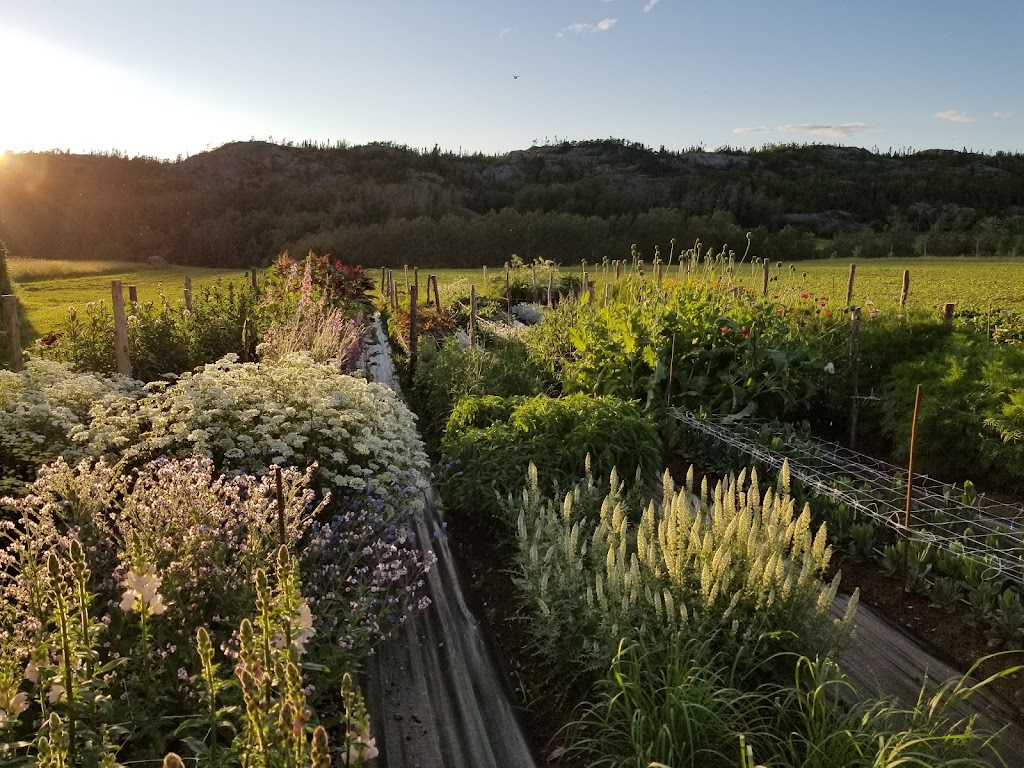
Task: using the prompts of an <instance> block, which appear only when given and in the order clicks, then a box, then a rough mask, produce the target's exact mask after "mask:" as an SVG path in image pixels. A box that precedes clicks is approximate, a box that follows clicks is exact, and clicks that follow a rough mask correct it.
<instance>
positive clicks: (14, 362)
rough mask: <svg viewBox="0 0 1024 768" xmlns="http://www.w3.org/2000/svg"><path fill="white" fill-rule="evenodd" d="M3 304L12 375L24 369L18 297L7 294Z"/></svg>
mask: <svg viewBox="0 0 1024 768" xmlns="http://www.w3.org/2000/svg"><path fill="white" fill-rule="evenodd" d="M2 301H3V304H4V325H6V326H7V357H8V359H9V360H10V364H11V370H12V371H14V373H18V371H22V370H24V368H25V364H24V360H23V359H22V356H21V323H19V322H18V297H17V296H15V295H14V294H7V295H5V296H4V297H3V299H2Z"/></svg>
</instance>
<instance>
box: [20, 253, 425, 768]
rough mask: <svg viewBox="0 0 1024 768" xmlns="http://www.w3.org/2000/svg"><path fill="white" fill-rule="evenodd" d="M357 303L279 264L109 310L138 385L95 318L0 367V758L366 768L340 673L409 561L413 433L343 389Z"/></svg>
mask: <svg viewBox="0 0 1024 768" xmlns="http://www.w3.org/2000/svg"><path fill="white" fill-rule="evenodd" d="M364 288H365V280H364V279H363V278H362V277H361V276H360V275H359V274H358V271H353V270H350V269H348V268H345V267H343V266H341V265H337V264H334V263H331V262H328V261H326V260H321V259H309V260H307V261H306V262H305V264H303V263H299V264H295V263H293V262H290V261H289V260H281V261H279V262H278V264H277V265H276V267H275V268H274V269H273V270H272V271H271V273H270V275H269V278H268V280H267V281H265V282H264V283H263V284H261V285H260V294H259V296H257V295H256V294H255V292H253V291H252V289H251V288H249V287H244V288H242V289H241V290H239V291H232V290H229V289H224V290H222V291H218V290H213V291H210V292H208V293H203V294H200V295H197V296H196V297H194V300H193V306H192V310H191V311H187V310H185V309H184V308H183V307H180V306H176V305H173V304H171V303H170V302H165V303H163V304H162V305H160V306H152V305H138V306H135V307H133V308H132V309H133V315H132V319H131V320H130V322H129V329H130V331H131V339H132V352H133V354H134V355H135V358H134V359H135V360H136V361H138V363H139V368H140V369H145V365H143V364H142V361H150V362H151V364H152V366H153V371H154V373H155V374H160V375H164V376H163V380H157V376H156V375H153V376H152V378H153V380H151V381H149V382H148V383H146V382H143V381H140V380H136V379H130V378H127V377H125V376H122V375H120V374H117V373H111V372H110V370H111V368H112V366H113V364H114V357H113V350H112V344H111V343H110V342H111V332H112V322H111V319H110V316H109V314H108V313H106V312H105V311H103V310H102V309H101V308H99V307H93V308H92V309H91V311H90V313H89V316H88V320H87V321H83V320H82V319H80V318H75V317H72V318H71V320H70V321H69V324H68V326H67V327H66V329H65V334H64V336H63V337H62V338H61V339H60V341H59V343H58V344H56V345H55V346H54V348H53V349H51V350H50V351H49V354H50V355H51V356H53V357H56V358H58V359H56V360H54V359H38V358H36V359H32V360H30V361H29V362H28V363H27V366H26V369H25V370H24V371H22V372H19V373H13V372H8V371H0V467H2V470H3V487H2V489H0V491H2V492H3V493H4V494H6V497H5V498H0V541H2V544H3V546H2V547H0V593H2V596H3V598H2V606H3V607H2V609H0V640H2V642H0V649H2V650H0V765H12V766H13V765H49V766H57V765H60V766H65V765H66V766H95V765H103V766H115V765H122V764H131V763H133V762H139V761H150V762H155V763H159V761H160V760H164V761H165V765H171V766H176V765H181V764H182V763H181V761H182V760H185V761H186V762H187V763H188V764H192V765H208V766H233V765H238V766H263V767H269V766H328V765H331V764H337V765H350V766H355V765H362V764H363V763H364V762H365V761H367V760H369V759H372V758H373V757H374V755H375V754H376V748H375V745H374V740H373V738H372V736H371V732H370V725H369V722H368V717H367V713H366V709H365V707H364V706H363V703H362V696H361V693H360V690H359V687H358V685H356V683H355V682H354V680H356V679H358V677H357V676H358V673H359V670H360V665H361V662H362V660H363V658H364V657H365V656H366V654H367V653H369V652H370V650H371V649H372V648H373V647H374V646H375V644H376V643H377V642H379V640H380V639H381V638H382V637H384V636H386V635H387V634H389V633H390V632H392V631H393V630H394V629H395V628H396V627H398V626H400V625H401V624H402V623H403V622H404V621H405V619H406V618H407V617H408V616H409V615H410V614H411V613H413V612H415V611H418V610H421V609H423V608H425V607H426V602H427V601H426V598H424V597H423V593H422V586H423V576H424V574H425V572H426V571H427V570H428V569H429V568H430V566H431V564H432V555H430V554H429V550H424V549H422V547H421V542H418V541H416V535H415V533H414V528H413V525H412V518H413V515H414V514H415V512H416V510H417V509H418V507H419V505H420V504H421V503H422V494H421V493H420V488H421V486H422V482H423V481H422V477H423V472H424V470H425V468H426V456H425V454H424V452H423V450H422V443H421V441H420V440H419V437H418V435H417V433H416V429H415V424H414V417H413V416H412V414H411V413H410V411H409V410H408V409H407V408H406V407H405V406H404V405H403V404H402V403H401V402H400V401H398V400H397V399H396V398H395V397H394V395H393V394H392V392H391V391H390V390H389V389H387V388H386V387H384V386H382V385H377V384H372V383H368V382H367V381H366V380H365V379H364V378H362V377H359V376H353V375H350V374H351V373H352V370H353V364H354V360H355V358H354V356H353V354H352V353H353V350H356V351H357V350H358V348H359V343H360V338H359V333H360V329H359V316H360V313H361V312H362V311H363V310H364V309H365V306H366V305H365V303H364V301H363V300H362V299H363V289H364ZM253 324H255V326H256V329H258V333H257V332H256V330H254V328H253ZM245 327H248V329H249V330H248V331H246V332H243V333H237V331H238V330H239V329H241V328H245ZM225 352H229V353H230V354H227V355H226V356H223V357H221V355H222V354H223V353H225ZM239 355H248V356H250V361H249V362H242V361H240V359H239ZM214 356H216V357H219V359H217V360H216V361H213V362H211V361H209V358H210V357H214ZM253 357H258V359H259V362H255V361H253V360H252V358H253ZM204 358H207V359H205V360H204ZM197 361H198V363H199V364H197ZM203 363H205V364H203ZM194 364H197V367H195V369H194V370H188V368H189V367H190V366H192V365H194ZM90 367H92V368H96V369H100V371H99V372H96V371H92V370H88V369H89V368H90ZM166 374H172V375H170V376H167V375H166ZM425 551H426V553H427V554H424V552H425ZM165 755H166V758H165ZM178 755H180V756H181V757H180V758H179V757H178Z"/></svg>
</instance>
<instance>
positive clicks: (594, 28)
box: [555, 18, 618, 37]
mask: <svg viewBox="0 0 1024 768" xmlns="http://www.w3.org/2000/svg"><path fill="white" fill-rule="evenodd" d="M617 21H618V19H612V18H607V19H601V20H600V21H599V22H597V23H596V24H589V23H587V22H583V21H578V22H576V23H575V24H570V25H569V26H568V27H566V28H565V29H563V30H562V31H561V32H557V33H556V34H555V37H562V36H563V35H565V33H566V32H572V33H573V34H574V35H583V34H586V33H588V32H607V31H608V30H609V29H611V28H612V27H614V26H615V23H616V22H617Z"/></svg>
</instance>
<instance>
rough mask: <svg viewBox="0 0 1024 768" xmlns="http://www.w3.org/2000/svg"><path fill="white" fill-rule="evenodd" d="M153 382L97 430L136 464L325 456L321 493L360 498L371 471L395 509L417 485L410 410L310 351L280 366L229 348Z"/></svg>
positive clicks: (421, 464) (247, 469) (416, 444)
mask: <svg viewBox="0 0 1024 768" xmlns="http://www.w3.org/2000/svg"><path fill="white" fill-rule="evenodd" d="M148 390H149V394H148V395H147V396H146V397H145V398H144V399H142V400H141V401H139V404H138V407H137V409H136V410H135V411H134V412H133V413H132V414H130V417H129V418H125V419H123V420H122V421H121V422H120V423H118V424H109V423H105V422H103V423H99V422H98V423H95V424H94V425H93V427H92V428H91V429H90V431H89V438H90V439H92V440H95V441H96V443H97V445H100V446H105V445H108V444H112V445H127V446H128V447H127V448H126V450H125V456H126V457H127V458H128V459H130V460H131V461H134V462H144V461H147V460H150V459H153V458H157V457H161V456H163V457H180V458H184V457H188V456H191V455H192V454H193V453H194V452H195V453H198V454H200V455H203V456H209V457H210V458H212V459H213V461H214V464H215V466H217V467H218V468H220V469H222V470H225V471H228V472H237V473H252V474H256V475H263V474H265V473H266V472H267V471H268V470H269V469H270V468H271V467H273V466H297V467H300V468H303V469H304V468H306V467H309V466H311V465H312V464H314V463H316V464H317V469H316V472H315V475H314V481H315V483H316V484H317V486H318V488H319V489H321V490H322V491H324V492H327V491H333V492H334V493H338V492H343V493H348V494H351V495H352V496H358V495H360V494H362V493H364V492H366V491H367V488H368V483H369V482H370V480H371V479H372V482H373V483H374V484H375V486H376V487H377V488H378V489H379V490H380V491H381V492H386V493H388V500H387V506H388V508H389V509H391V510H399V509H401V507H403V506H405V505H406V504H407V503H408V501H409V499H411V498H414V497H415V496H416V494H417V493H418V491H417V490H416V489H415V488H414V487H412V485H411V484H412V481H411V480H410V476H411V475H412V474H414V473H416V472H418V471H419V470H421V469H423V468H425V467H426V456H425V454H424V453H423V444H422V442H421V441H420V439H419V437H418V436H417V434H416V428H415V422H414V418H415V417H414V416H413V415H412V413H411V412H410V411H409V409H408V408H407V407H406V406H405V405H404V404H403V403H402V402H401V401H400V400H398V399H397V398H396V397H395V395H394V393H393V392H392V391H391V390H390V389H389V388H388V387H386V386H384V385H382V384H373V383H370V382H367V381H365V380H364V379H360V378H356V377H352V376H344V375H338V373H337V372H336V371H335V370H334V368H333V367H332V366H329V365H325V364H320V363H315V362H314V361H313V360H312V359H311V358H310V357H309V356H307V355H292V356H289V357H287V358H285V359H284V360H282V361H280V362H279V364H277V365H264V364H257V363H238V362H237V361H236V360H235V359H234V358H233V357H231V356H229V357H226V358H224V359H223V360H220V361H218V362H217V363H214V364H210V365H206V366H204V367H203V368H201V369H198V370H197V371H195V372H194V373H186V374H184V375H182V376H181V377H180V378H179V379H178V380H177V381H176V382H174V383H172V384H169V383H166V382H153V383H152V384H150V385H149V387H148ZM392 489H394V490H392Z"/></svg>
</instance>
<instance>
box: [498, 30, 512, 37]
mask: <svg viewBox="0 0 1024 768" xmlns="http://www.w3.org/2000/svg"><path fill="white" fill-rule="evenodd" d="M513 32H515V30H514V29H513V28H512V27H505V28H504V29H503V30H501V32H499V33H498V37H499V38H504V37H508V36H509V35H511V34H512V33H513Z"/></svg>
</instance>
